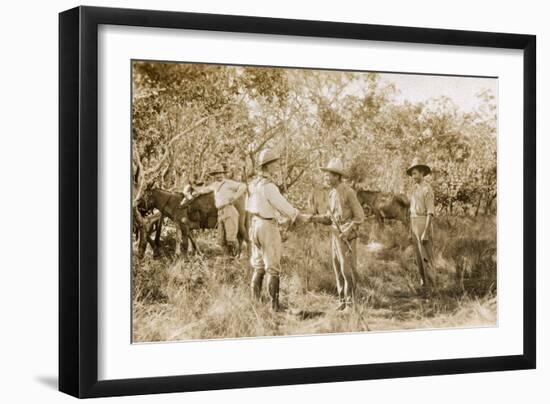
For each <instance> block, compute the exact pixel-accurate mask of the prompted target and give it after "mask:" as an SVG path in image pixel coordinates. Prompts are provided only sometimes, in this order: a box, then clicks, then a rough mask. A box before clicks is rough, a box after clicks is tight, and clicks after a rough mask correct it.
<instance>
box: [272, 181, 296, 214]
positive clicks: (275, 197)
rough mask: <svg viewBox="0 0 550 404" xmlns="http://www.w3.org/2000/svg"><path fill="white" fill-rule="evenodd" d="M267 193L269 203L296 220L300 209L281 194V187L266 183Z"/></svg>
mask: <svg viewBox="0 0 550 404" xmlns="http://www.w3.org/2000/svg"><path fill="white" fill-rule="evenodd" d="M265 195H266V196H267V200H268V202H269V204H270V205H271V206H272V207H273V208H274V209H275V210H277V211H278V212H279V213H281V214H282V215H284V216H286V217H288V218H290V220H291V221H293V222H294V220H295V219H296V216H298V213H299V212H298V209H296V208H295V207H294V206H292V205H291V204H290V203H289V202H288V201H287V200H286V198H285V197H284V196H283V195H281V192H279V188H277V186H276V185H275V184H268V185H266V189H265Z"/></svg>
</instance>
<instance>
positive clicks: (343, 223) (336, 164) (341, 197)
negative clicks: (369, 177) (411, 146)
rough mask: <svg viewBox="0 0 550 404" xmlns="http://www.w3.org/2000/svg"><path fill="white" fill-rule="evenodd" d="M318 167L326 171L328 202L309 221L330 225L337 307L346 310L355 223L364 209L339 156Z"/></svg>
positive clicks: (352, 272)
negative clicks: (347, 178) (347, 182)
mask: <svg viewBox="0 0 550 404" xmlns="http://www.w3.org/2000/svg"><path fill="white" fill-rule="evenodd" d="M321 170H323V171H324V172H325V181H326V182H327V184H328V185H329V186H330V193H329V206H328V211H327V212H326V214H322V215H316V216H314V217H313V218H312V221H315V222H317V223H322V224H326V225H331V228H330V229H331V256H332V267H333V269H334V275H335V277H336V288H337V290H338V299H339V302H338V306H337V310H347V309H349V308H350V307H352V306H353V303H354V300H355V286H356V285H355V278H356V276H355V272H356V268H357V237H358V232H357V227H358V226H359V225H360V224H361V223H362V222H363V220H364V219H365V213H364V212H363V208H362V207H361V204H360V203H359V201H358V200H357V195H356V194H355V191H354V190H353V189H352V188H351V187H350V186H349V185H348V184H346V183H344V182H343V181H342V179H343V177H344V164H343V163H342V160H340V159H332V160H330V162H329V163H328V165H327V166H326V167H323V168H322V169H321Z"/></svg>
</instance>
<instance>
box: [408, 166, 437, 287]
mask: <svg viewBox="0 0 550 404" xmlns="http://www.w3.org/2000/svg"><path fill="white" fill-rule="evenodd" d="M430 173H431V169H430V167H429V166H427V165H426V164H422V163H419V162H418V159H415V160H414V161H413V163H412V164H411V166H410V167H409V168H408V169H407V175H409V176H410V177H412V179H413V180H414V186H413V190H412V193H411V198H410V199H411V207H410V212H411V228H410V230H411V236H412V239H413V247H414V251H415V255H416V263H417V265H418V269H419V271H420V277H421V278H422V287H423V291H424V292H433V289H434V288H435V267H434V258H433V216H434V213H435V204H434V192H433V189H432V187H431V186H430V184H428V183H427V182H426V181H425V179H424V177H425V176H426V175H428V174H430Z"/></svg>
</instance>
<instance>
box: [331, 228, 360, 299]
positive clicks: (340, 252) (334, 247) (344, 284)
mask: <svg viewBox="0 0 550 404" xmlns="http://www.w3.org/2000/svg"><path fill="white" fill-rule="evenodd" d="M349 244H350V246H351V251H350V249H349V248H348V246H347V244H346V242H345V241H343V240H342V239H341V238H340V237H338V234H336V233H334V232H331V256H332V268H333V269H334V275H335V277H336V290H337V291H338V297H339V298H340V301H343V302H346V304H352V303H353V300H354V295H355V279H356V268H357V239H354V240H352V241H350V242H349Z"/></svg>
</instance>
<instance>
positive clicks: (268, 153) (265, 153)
mask: <svg viewBox="0 0 550 404" xmlns="http://www.w3.org/2000/svg"><path fill="white" fill-rule="evenodd" d="M280 158H281V157H280V156H279V154H278V153H277V152H276V151H275V150H273V149H264V150H262V151H261V152H260V155H259V156H258V167H262V166H265V165H266V164H267V163H271V162H273V161H275V160H279V159H280Z"/></svg>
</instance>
